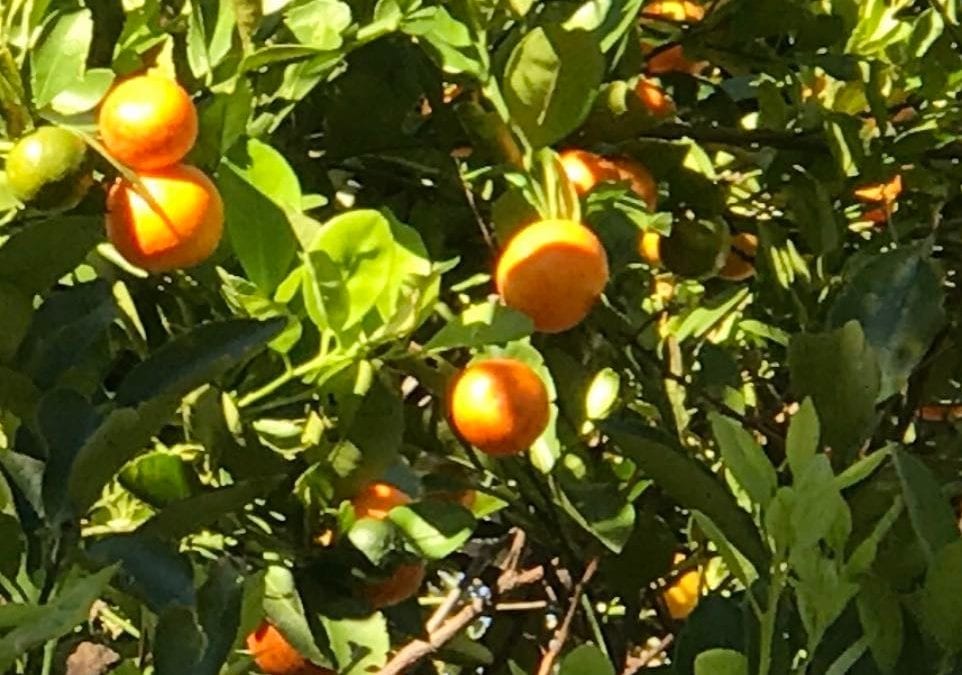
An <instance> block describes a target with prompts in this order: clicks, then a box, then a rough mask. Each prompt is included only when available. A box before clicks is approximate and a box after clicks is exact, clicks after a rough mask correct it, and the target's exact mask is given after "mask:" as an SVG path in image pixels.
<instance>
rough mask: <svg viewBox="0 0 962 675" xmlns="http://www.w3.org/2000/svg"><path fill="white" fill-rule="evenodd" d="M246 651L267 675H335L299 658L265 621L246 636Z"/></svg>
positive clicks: (292, 647)
mask: <svg viewBox="0 0 962 675" xmlns="http://www.w3.org/2000/svg"><path fill="white" fill-rule="evenodd" d="M247 649H248V651H250V653H251V656H252V657H253V658H254V663H256V664H257V667H258V668H259V669H260V670H261V671H263V672H264V673H267V675H335V673H334V671H333V670H328V669H327V668H321V667H320V666H316V665H314V664H313V663H311V662H310V661H308V660H307V659H305V658H304V657H303V656H301V655H300V654H299V653H298V651H297V650H296V649H294V646H293V645H291V643H290V642H288V641H287V638H285V637H284V636H283V635H281V632H280V631H279V630H277V628H275V627H274V626H273V625H271V624H270V623H268V622H267V621H262V622H261V623H260V625H259V626H258V627H257V629H256V630H255V631H254V632H253V633H251V634H250V635H248V636H247Z"/></svg>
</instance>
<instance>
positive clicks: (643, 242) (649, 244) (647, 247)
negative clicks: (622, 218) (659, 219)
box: [638, 231, 661, 267]
mask: <svg viewBox="0 0 962 675" xmlns="http://www.w3.org/2000/svg"><path fill="white" fill-rule="evenodd" d="M638 255H640V256H641V259H642V260H644V261H645V262H646V263H648V264H649V265H651V266H652V267H661V235H660V234H658V233H657V232H650V231H649V232H640V233H639V234H638Z"/></svg>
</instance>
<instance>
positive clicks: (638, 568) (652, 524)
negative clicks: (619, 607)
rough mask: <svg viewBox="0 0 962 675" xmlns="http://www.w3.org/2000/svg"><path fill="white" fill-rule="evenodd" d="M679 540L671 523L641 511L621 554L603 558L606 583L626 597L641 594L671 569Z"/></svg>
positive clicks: (601, 571) (601, 569) (636, 515)
mask: <svg viewBox="0 0 962 675" xmlns="http://www.w3.org/2000/svg"><path fill="white" fill-rule="evenodd" d="M677 548H678V541H677V540H676V539H675V534H674V533H673V532H672V530H671V528H670V527H668V525H667V523H665V521H664V520H662V519H661V518H659V517H657V516H655V515H653V514H652V513H649V512H646V511H641V510H639V511H638V512H637V513H636V514H635V523H634V528H633V530H632V533H631V536H630V537H629V538H628V541H627V542H625V545H624V546H623V547H622V549H621V553H619V554H618V555H606V556H604V557H603V558H602V559H601V566H600V567H599V569H598V572H599V574H600V575H601V576H602V578H603V579H604V583H605V584H606V585H608V586H610V587H611V588H612V589H614V590H615V591H616V592H617V593H618V594H620V595H622V596H624V597H626V598H627V597H632V598H633V597H637V595H638V593H639V592H640V591H641V590H642V589H644V588H646V587H647V586H648V585H649V584H650V583H651V582H653V581H655V580H656V579H658V578H659V577H661V576H662V575H663V574H664V573H665V570H668V569H670V568H671V563H672V559H673V558H674V555H675V552H676V549H677Z"/></svg>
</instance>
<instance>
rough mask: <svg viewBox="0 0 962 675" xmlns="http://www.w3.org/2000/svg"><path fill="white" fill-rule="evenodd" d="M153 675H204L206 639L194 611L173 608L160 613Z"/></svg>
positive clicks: (181, 607)
mask: <svg viewBox="0 0 962 675" xmlns="http://www.w3.org/2000/svg"><path fill="white" fill-rule="evenodd" d="M154 640H155V645H154V649H153V652H154V672H155V673H157V675H181V674H182V673H192V674H196V675H201V671H200V669H199V668H198V665H199V664H200V661H201V659H202V658H203V655H204V648H205V646H206V642H207V640H206V638H205V636H204V634H203V632H202V631H201V628H200V626H198V625H197V614H196V613H195V611H194V609H193V608H191V607H183V606H180V605H172V606H170V607H167V608H166V609H164V611H162V612H161V613H160V617H159V618H158V620H157V629H156V631H155V633H154Z"/></svg>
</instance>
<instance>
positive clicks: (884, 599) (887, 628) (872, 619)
mask: <svg viewBox="0 0 962 675" xmlns="http://www.w3.org/2000/svg"><path fill="white" fill-rule="evenodd" d="M861 586H862V587H861V589H860V591H859V594H858V598H857V602H858V617H859V621H860V622H861V624H862V630H863V631H864V633H865V637H866V638H867V639H868V644H869V649H870V650H871V652H872V659H873V660H874V661H875V663H876V664H878V667H879V669H880V670H881V671H882V672H883V673H890V672H892V670H893V669H894V668H895V664H896V663H897V662H898V659H899V655H900V654H901V652H902V642H903V640H904V636H903V633H902V607H901V604H900V603H899V596H898V595H897V594H896V593H895V592H894V591H893V590H892V589H891V588H890V587H889V586H888V584H886V583H884V582H883V581H882V580H881V579H879V578H877V577H873V576H870V577H867V578H866V579H863V580H862V582H861Z"/></svg>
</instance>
